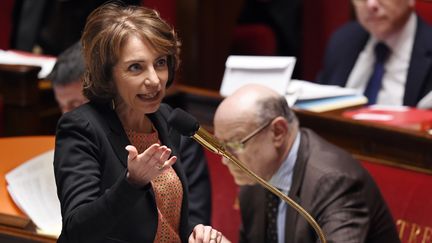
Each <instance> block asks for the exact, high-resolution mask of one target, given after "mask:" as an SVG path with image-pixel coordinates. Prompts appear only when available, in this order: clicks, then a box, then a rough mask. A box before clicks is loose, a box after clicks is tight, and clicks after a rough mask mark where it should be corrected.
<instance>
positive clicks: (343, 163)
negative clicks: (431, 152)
mask: <svg viewBox="0 0 432 243" xmlns="http://www.w3.org/2000/svg"><path fill="white" fill-rule="evenodd" d="M214 131H215V136H216V137H217V138H218V139H219V140H220V141H221V142H222V144H224V146H225V147H226V149H227V150H228V151H230V152H231V153H232V154H233V155H235V156H236V157H237V158H238V159H239V160H240V161H242V162H243V163H245V165H246V166H247V167H248V168H249V169H250V170H252V171H253V172H255V173H256V174H257V175H258V176H260V177H261V178H263V179H264V180H266V181H268V182H269V183H270V184H272V185H273V186H275V187H276V188H279V189H280V190H281V191H282V192H283V193H285V194H287V195H288V196H289V197H290V198H291V199H293V200H294V201H296V202H297V203H299V204H300V205H301V206H302V207H303V208H304V209H305V210H306V211H307V212H309V213H310V214H311V216H312V217H313V218H314V219H315V220H316V221H317V223H318V224H319V225H320V226H321V227H322V229H323V231H324V235H325V237H326V239H327V241H328V242H344V243H346V242H368V243H373V242H377V243H378V242H388V243H393V242H400V241H399V238H398V234H397V231H396V227H395V225H394V222H393V218H392V216H391V214H390V212H389V210H388V208H387V205H386V203H385V202H384V199H383V198H382V196H381V193H380V191H379V189H378V187H377V186H376V184H375V182H374V181H373V179H372V178H371V176H370V175H369V174H368V172H367V171H366V170H365V169H364V168H363V167H362V166H361V165H360V163H359V162H358V161H357V160H355V159H354V158H353V157H352V156H351V155H350V154H348V153H347V152H345V151H343V150H342V149H340V148H338V147H336V146H334V145H332V144H330V143H328V142H327V141H325V140H323V139H322V138H321V137H319V136H318V135H317V134H315V133H314V132H312V131H311V130H309V129H304V128H300V127H299V122H298V120H297V118H296V116H295V114H294V113H293V112H292V110H291V109H290V108H289V107H288V104H287V102H286V100H285V98H284V97H283V96H280V95H279V94H277V93H276V92H275V91H273V90H271V89H269V88H267V87H264V86H260V85H255V84H253V85H246V86H243V87H242V88H240V89H238V90H237V91H236V92H235V93H233V94H232V95H231V96H229V97H227V98H226V99H225V100H223V101H222V103H221V104H220V105H219V107H218V108H217V110H216V113H215V117H214ZM223 162H224V163H225V164H226V165H227V166H228V168H229V170H230V172H231V174H232V175H233V177H234V179H235V182H236V183H237V184H238V185H239V186H241V188H240V195H239V200H240V210H241V217H242V222H243V223H242V226H241V230H240V242H242V243H245V242H248V243H252V242H256V243H260V242H266V243H269V242H278V243H286V242H293V243H294V242H295V243H299V242H317V240H318V237H317V235H316V234H315V232H314V230H313V228H312V227H311V226H310V225H309V224H308V222H307V221H306V220H305V219H303V218H302V217H301V216H299V215H298V213H297V212H296V211H295V210H294V209H293V208H291V207H288V205H287V204H286V203H285V202H284V201H280V200H279V199H278V198H275V196H274V195H273V194H272V193H270V192H269V191H266V190H265V189H264V188H263V187H261V186H257V185H254V184H256V183H255V181H254V180H252V179H250V178H249V177H248V175H247V174H245V173H244V172H243V171H242V170H240V169H238V168H237V167H236V165H234V164H233V163H231V162H229V161H227V160H226V159H223Z"/></svg>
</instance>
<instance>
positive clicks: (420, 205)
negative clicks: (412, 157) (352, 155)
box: [363, 162, 432, 243]
mask: <svg viewBox="0 0 432 243" xmlns="http://www.w3.org/2000/svg"><path fill="white" fill-rule="evenodd" d="M363 165H364V167H365V168H366V169H367V170H368V171H369V173H370V174H371V175H372V177H373V178H374V179H375V182H376V183H377V184H378V186H379V188H380V190H381V193H382V195H383V197H384V199H385V200H386V202H387V205H388V206H389V208H390V211H391V212H392V215H393V218H394V219H395V222H396V226H397V227H398V230H399V236H400V238H401V240H402V242H407V243H416V242H432V193H431V191H432V175H429V174H426V173H421V172H415V171H412V170H408V169H400V168H396V167H392V166H388V165H381V164H377V163H371V162H363Z"/></svg>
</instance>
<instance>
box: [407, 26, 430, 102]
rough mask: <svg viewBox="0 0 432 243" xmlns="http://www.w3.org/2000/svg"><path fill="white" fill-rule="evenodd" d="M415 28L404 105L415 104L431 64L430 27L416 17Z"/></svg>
mask: <svg viewBox="0 0 432 243" xmlns="http://www.w3.org/2000/svg"><path fill="white" fill-rule="evenodd" d="M417 20H418V23H417V30H416V36H415V39H414V46H413V50H412V54H411V60H410V64H409V70H408V74H407V81H406V84H405V94H404V99H403V104H404V105H410V106H415V105H416V104H417V102H418V101H419V100H420V98H421V97H422V96H423V95H425V94H421V92H422V88H423V86H424V82H425V80H426V75H427V73H428V71H429V70H430V67H431V65H432V44H431V43H432V42H431V40H432V34H431V33H432V28H431V27H429V26H427V25H426V24H425V23H424V22H423V21H422V20H421V19H420V18H417Z"/></svg>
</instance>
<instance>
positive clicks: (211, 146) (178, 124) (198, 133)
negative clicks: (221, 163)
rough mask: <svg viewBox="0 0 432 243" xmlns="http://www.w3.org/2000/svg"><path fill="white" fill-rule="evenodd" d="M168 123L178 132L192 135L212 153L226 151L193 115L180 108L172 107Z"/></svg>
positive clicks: (220, 153) (221, 153)
mask: <svg viewBox="0 0 432 243" xmlns="http://www.w3.org/2000/svg"><path fill="white" fill-rule="evenodd" d="M168 124H170V125H171V126H172V127H174V129H176V130H177V131H178V132H179V133H180V134H182V135H184V136H188V137H192V138H193V139H195V140H196V141H197V142H198V143H200V144H201V145H202V146H204V147H205V148H207V149H208V150H210V151H212V152H213V153H216V154H219V155H223V154H224V153H227V152H226V151H225V148H224V147H223V146H222V145H221V144H220V143H219V141H218V140H217V139H216V138H214V137H213V136H212V135H211V134H210V133H209V132H207V131H206V130H205V129H204V128H201V127H200V125H199V123H198V121H197V120H196V119H195V117H193V116H192V115H191V114H189V113H187V112H186V111H184V110H182V109H180V108H176V109H174V111H173V112H172V113H171V115H170V117H168Z"/></svg>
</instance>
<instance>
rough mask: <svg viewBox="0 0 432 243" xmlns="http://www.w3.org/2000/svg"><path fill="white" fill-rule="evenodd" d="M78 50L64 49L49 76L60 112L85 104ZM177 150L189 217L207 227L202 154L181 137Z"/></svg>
mask: <svg viewBox="0 0 432 243" xmlns="http://www.w3.org/2000/svg"><path fill="white" fill-rule="evenodd" d="M81 49H82V47H81V44H80V43H79V42H77V43H75V44H74V45H72V46H71V47H69V48H67V49H66V50H65V51H64V52H62V53H61V54H60V55H59V56H58V58H57V62H56V64H55V65H54V68H53V70H52V72H51V73H50V74H49V75H48V79H49V80H51V81H52V84H53V89H54V95H55V98H56V100H57V102H58V104H59V107H60V109H61V111H62V113H65V112H68V111H70V110H72V109H75V108H76V107H78V106H80V105H82V104H84V103H85V102H87V101H88V100H87V99H86V98H85V97H84V95H83V93H82V88H83V83H82V80H83V75H84V73H85V64H84V58H83V57H82V53H81V51H82V50H81ZM180 148H181V153H180V155H181V162H182V167H183V169H184V171H185V174H186V177H187V181H188V189H189V218H190V220H191V221H193V222H194V223H200V224H204V225H210V224H211V185H210V179H209V172H208V166H207V160H206V158H205V155H204V151H203V149H202V148H201V147H200V145H199V144H197V143H196V142H195V141H194V140H193V139H191V138H188V137H183V136H182V138H181V140H180Z"/></svg>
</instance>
